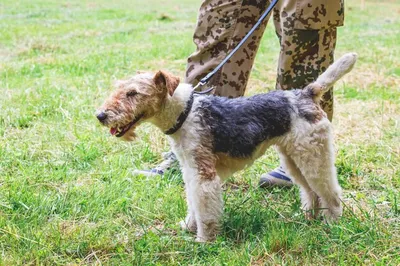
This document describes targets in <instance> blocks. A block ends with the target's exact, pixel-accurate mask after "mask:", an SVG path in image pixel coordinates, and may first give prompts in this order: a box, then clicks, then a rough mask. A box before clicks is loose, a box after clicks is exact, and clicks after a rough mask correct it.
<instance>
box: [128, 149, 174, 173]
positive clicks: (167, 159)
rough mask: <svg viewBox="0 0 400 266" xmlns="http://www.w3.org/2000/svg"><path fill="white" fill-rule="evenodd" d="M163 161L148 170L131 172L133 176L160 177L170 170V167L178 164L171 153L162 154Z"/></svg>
mask: <svg viewBox="0 0 400 266" xmlns="http://www.w3.org/2000/svg"><path fill="white" fill-rule="evenodd" d="M163 159H164V160H163V161H162V162H161V163H160V164H159V165H157V166H156V167H154V168H152V169H149V170H139V169H136V170H133V172H132V173H133V174H134V175H144V176H147V177H154V176H162V175H164V174H165V172H166V171H167V170H169V169H171V167H172V166H174V165H176V164H177V163H178V159H176V156H175V154H174V153H173V152H172V151H169V152H166V153H164V154H163Z"/></svg>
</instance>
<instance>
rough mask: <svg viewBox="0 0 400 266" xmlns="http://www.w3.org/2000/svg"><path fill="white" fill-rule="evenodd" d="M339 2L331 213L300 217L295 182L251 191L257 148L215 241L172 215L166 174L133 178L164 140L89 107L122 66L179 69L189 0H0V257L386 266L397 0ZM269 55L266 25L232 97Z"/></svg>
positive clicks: (396, 151) (392, 191)
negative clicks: (118, 132)
mask: <svg viewBox="0 0 400 266" xmlns="http://www.w3.org/2000/svg"><path fill="white" fill-rule="evenodd" d="M363 2H364V1H356V0H348V1H346V21H345V24H346V25H345V27H342V28H340V29H339V30H338V45H337V50H336V57H339V56H340V55H342V54H344V53H346V52H349V51H355V52H357V53H358V54H359V61H358V62H357V65H356V67H355V69H354V70H353V71H352V72H351V73H350V74H349V75H348V76H346V77H345V78H344V79H343V80H342V81H340V82H339V84H338V85H337V86H336V87H335V114H334V128H335V140H336V151H337V160H336V165H337V169H338V174H339V181H340V184H341V186H342V187H343V190H344V193H343V201H344V205H345V208H344V214H343V217H342V218H341V219H340V221H339V222H337V223H335V224H331V225H327V224H324V223H323V222H322V221H319V220H317V221H311V222H310V221H307V220H305V218H304V214H303V213H302V211H301V210H300V202H299V196H298V189H297V188H291V189H279V188H274V189H269V190H263V189H260V188H258V187H257V183H258V178H259V176H260V175H261V174H262V173H264V172H266V171H268V170H269V169H272V168H274V167H276V166H277V165H278V164H279V162H278V158H277V155H276V153H275V152H274V151H273V150H272V149H271V150H269V151H268V152H267V154H266V155H265V156H264V157H262V158H261V159H260V160H258V161H257V162H256V163H255V165H254V166H252V167H251V168H249V169H247V170H245V171H243V172H239V173H238V174H236V176H235V177H234V178H232V179H230V180H228V181H227V182H226V183H225V185H224V190H225V193H224V200H225V203H226V204H225V213H224V217H223V221H222V231H221V234H220V236H219V237H218V238H217V240H216V242H215V243H211V244H198V243H195V242H194V238H193V236H192V235H191V234H189V233H186V232H182V231H181V230H180V229H179V228H178V226H177V223H178V221H180V220H181V219H182V218H183V217H184V216H185V212H186V203H185V200H184V191H183V190H184V189H183V182H182V178H181V174H180V172H179V171H177V170H175V171H170V172H169V173H168V174H167V175H166V176H164V177H162V178H160V177H155V178H145V177H143V176H133V175H132V170H134V169H136V168H148V167H150V166H152V165H155V164H156V163H157V162H159V161H160V160H161V153H162V152H164V151H167V150H168V145H167V143H166V141H165V138H164V137H163V136H162V134H161V133H160V132H158V130H157V129H155V128H154V127H152V126H150V125H144V126H142V127H141V128H140V129H139V130H138V135H139V136H140V137H139V139H138V140H137V141H135V142H132V143H126V142H121V141H118V140H116V139H115V138H112V137H111V136H110V134H109V133H108V131H107V130H106V129H105V128H103V127H101V126H100V125H99V123H98V122H97V121H96V118H95V116H94V112H95V109H96V107H97V106H98V105H99V104H101V102H102V100H103V99H104V98H105V97H106V96H107V95H108V93H109V92H110V91H111V90H112V83H113V82H114V81H115V80H116V79H118V78H124V77H127V76H129V75H132V74H134V73H136V71H137V70H149V71H156V70H158V69H166V70H169V71H171V72H173V73H175V74H179V75H180V76H182V77H183V76H184V71H185V63H186V57H187V56H188V55H189V54H190V53H191V52H193V50H194V45H193V43H192V34H193V30H194V26H195V23H196V17H197V9H198V7H199V5H200V2H199V1H195V0H179V1H178V0H169V1H156V0H148V1H138V0H131V1H128V0H118V1H106V0H97V1H95V0H93V1H77V0H71V1H54V0H13V1H11V0H2V1H1V2H0V92H1V93H0V252H1V254H0V264H1V265H91V264H94V265H101V264H104V265H128V264H129V265H131V264H132V265H188V264H189V265H264V264H267V265H277V264H285V265H286V264H287V265H299V264H300V265H301V264H303V265H304V264H306V265H399V264H400V255H399V254H400V206H399V205H400V204H399V201H400V193H399V191H400V144H399V143H400V3H399V1H395V0H392V1H389V0H387V1H377V0H376V1H365V4H363ZM278 52H279V46H278V40H277V38H276V36H275V33H274V30H273V27H272V23H270V25H269V26H268V29H267V31H266V33H265V36H264V39H263V42H262V45H261V47H260V50H259V53H258V57H257V60H256V63H255V66H254V69H253V72H252V75H251V81H250V82H249V87H248V91H247V94H248V95H252V94H255V93H259V92H264V91H267V90H270V89H272V88H273V87H274V81H275V75H276V72H275V68H276V61H277V56H278Z"/></svg>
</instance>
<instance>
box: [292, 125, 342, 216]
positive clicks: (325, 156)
mask: <svg viewBox="0 0 400 266" xmlns="http://www.w3.org/2000/svg"><path fill="white" fill-rule="evenodd" d="M329 131H330V128H325V129H322V130H320V131H319V132H314V133H313V134H310V136H308V137H305V138H304V139H302V140H299V141H298V142H297V143H296V144H295V145H294V151H293V152H292V153H291V154H290V157H291V158H292V159H293V161H294V162H295V163H296V165H297V167H298V168H299V169H300V171H301V173H302V174H303V176H304V177H305V179H306V181H307V183H308V185H309V186H310V188H311V189H312V190H313V191H314V192H315V193H316V194H317V195H318V197H319V199H320V206H321V208H322V209H323V214H324V216H325V219H326V220H327V221H331V220H336V219H337V218H339V216H341V215H342V205H341V199H340V196H341V189H340V186H339V183H338V180H337V176H336V168H335V165H334V149H333V145H332V137H331V136H330V132H329Z"/></svg>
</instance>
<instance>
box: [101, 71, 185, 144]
mask: <svg viewBox="0 0 400 266" xmlns="http://www.w3.org/2000/svg"><path fill="white" fill-rule="evenodd" d="M155 77H157V78H155ZM178 83H179V78H177V77H175V76H173V75H171V74H167V73H164V72H161V73H160V72H159V73H157V74H156V75H154V74H151V73H140V74H137V75H135V76H133V77H131V78H128V79H125V80H118V81H117V82H116V84H115V87H116V90H114V91H113V92H112V93H111V95H110V97H108V99H106V100H105V102H104V103H103V105H102V106H101V107H100V108H99V109H98V111H97V113H104V114H106V115H107V119H105V120H104V121H102V124H103V125H104V126H106V127H108V128H110V129H111V130H112V129H118V130H119V131H118V132H121V131H120V129H122V131H124V130H123V129H126V128H129V127H128V125H130V124H131V122H132V121H135V120H136V119H138V121H137V122H136V123H135V124H132V125H131V127H130V128H129V130H127V131H126V132H125V134H124V135H123V136H121V137H120V139H122V140H126V141H132V140H133V139H134V138H135V136H136V135H135V128H136V127H137V126H138V125H139V124H141V123H142V122H143V121H145V120H148V119H150V118H151V117H153V116H154V115H155V114H157V113H158V112H159V111H160V110H161V108H162V106H163V102H164V101H165V99H166V96H167V93H168V92H170V91H171V92H172V93H173V92H174V90H175V88H176V86H177V84H178ZM167 90H168V91H167ZM171 92H170V93H171ZM110 132H111V131H110ZM113 132H115V131H113ZM111 134H113V133H111Z"/></svg>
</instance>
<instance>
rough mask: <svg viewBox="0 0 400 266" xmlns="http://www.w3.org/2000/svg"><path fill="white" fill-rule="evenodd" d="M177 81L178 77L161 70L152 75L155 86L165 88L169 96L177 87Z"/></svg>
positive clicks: (178, 80)
mask: <svg viewBox="0 0 400 266" xmlns="http://www.w3.org/2000/svg"><path fill="white" fill-rule="evenodd" d="M179 82H180V79H179V77H177V76H174V75H173V74H170V73H168V72H165V71H162V70H160V71H158V72H157V74H156V75H155V76H154V83H155V84H156V86H157V87H161V88H167V90H168V93H169V95H170V96H172V95H173V94H174V91H175V89H176V88H177V87H178V85H179Z"/></svg>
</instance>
